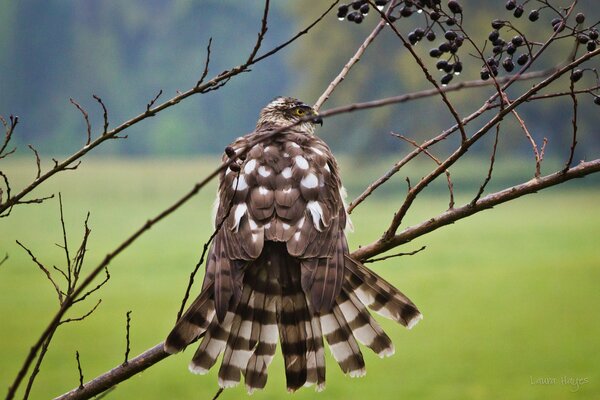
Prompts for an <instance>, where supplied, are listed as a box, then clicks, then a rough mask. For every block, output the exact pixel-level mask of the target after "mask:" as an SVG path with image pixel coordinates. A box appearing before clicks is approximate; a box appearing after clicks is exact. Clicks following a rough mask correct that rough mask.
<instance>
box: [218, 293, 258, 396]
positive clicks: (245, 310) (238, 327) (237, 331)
mask: <svg viewBox="0 0 600 400" xmlns="http://www.w3.org/2000/svg"><path fill="white" fill-rule="evenodd" d="M252 294H253V290H252V289H251V288H250V286H249V285H246V286H245V287H244V289H243V292H242V296H241V299H240V303H239V305H238V307H237V309H236V313H235V317H234V318H233V322H232V324H231V329H230V331H229V337H228V339H227V346H226V348H225V353H224V354H223V360H222V361H221V368H220V369H219V386H220V387H222V388H227V387H233V386H236V385H237V384H238V383H239V382H240V373H241V371H244V370H245V369H246V366H247V365H248V360H249V359H250V356H251V355H252V351H253V348H251V347H250V336H251V334H252V319H253V308H252V307H250V301H251V295H252Z"/></svg>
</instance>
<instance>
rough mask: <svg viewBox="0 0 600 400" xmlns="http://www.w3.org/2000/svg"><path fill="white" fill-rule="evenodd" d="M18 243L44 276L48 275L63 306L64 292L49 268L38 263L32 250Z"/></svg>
mask: <svg viewBox="0 0 600 400" xmlns="http://www.w3.org/2000/svg"><path fill="white" fill-rule="evenodd" d="M16 242H17V244H18V245H19V246H21V248H23V250H25V251H26V252H27V254H29V257H31V260H32V261H33V262H34V263H35V264H36V265H37V266H38V268H39V269H40V270H41V271H42V272H43V273H44V275H46V278H48V280H49V281H50V283H52V286H53V287H54V290H55V291H56V294H57V295H58V302H59V304H62V303H63V294H62V291H61V290H60V287H59V286H58V283H56V281H55V280H54V278H52V275H51V274H50V271H49V270H48V268H46V267H44V265H43V264H42V263H41V262H39V261H38V259H37V258H36V257H35V256H34V255H33V253H32V252H31V250H29V249H28V248H27V247H25V245H23V244H22V243H21V242H19V241H18V240H17V241H16Z"/></svg>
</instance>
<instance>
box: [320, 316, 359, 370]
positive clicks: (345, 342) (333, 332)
mask: <svg viewBox="0 0 600 400" xmlns="http://www.w3.org/2000/svg"><path fill="white" fill-rule="evenodd" d="M321 326H322V328H323V334H324V335H325V338H326V339H327V343H328V344H329V349H330V350H331V354H332V355H333V358H335V360H336V361H337V362H338V364H339V365H340V368H341V369H342V371H343V372H344V373H345V374H349V375H350V376H351V377H357V376H363V375H365V373H366V370H365V361H364V359H363V355H362V353H361V351H360V348H359V347H358V343H357V342H356V339H355V338H354V335H353V334H352V331H351V330H350V327H349V326H348V323H347V322H346V320H345V319H344V315H343V314H342V312H341V311H340V308H339V306H338V305H337V304H336V305H334V306H333V310H332V311H331V312H329V313H328V314H325V315H322V316H321Z"/></svg>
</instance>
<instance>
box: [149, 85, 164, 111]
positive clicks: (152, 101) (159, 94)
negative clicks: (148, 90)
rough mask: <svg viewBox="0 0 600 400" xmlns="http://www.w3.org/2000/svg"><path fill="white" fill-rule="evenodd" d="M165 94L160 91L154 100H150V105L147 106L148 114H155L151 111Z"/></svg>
mask: <svg viewBox="0 0 600 400" xmlns="http://www.w3.org/2000/svg"><path fill="white" fill-rule="evenodd" d="M162 94H163V91H162V89H160V90H159V91H158V93H157V94H156V96H154V98H153V99H152V100H150V102H149V103H148V104H146V114H151V115H154V114H155V113H154V112H151V111H150V110H151V109H152V106H154V103H156V101H157V100H158V98H159V97H160V96H161V95H162Z"/></svg>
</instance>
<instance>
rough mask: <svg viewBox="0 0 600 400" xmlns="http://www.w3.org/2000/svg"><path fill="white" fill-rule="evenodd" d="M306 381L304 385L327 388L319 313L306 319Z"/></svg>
mask: <svg viewBox="0 0 600 400" xmlns="http://www.w3.org/2000/svg"><path fill="white" fill-rule="evenodd" d="M306 334H307V342H306V345H307V349H306V382H305V383H304V386H312V385H317V387H316V389H317V391H321V390H323V389H325V351H324V348H323V333H322V332H321V322H320V320H319V317H318V316H317V315H313V316H312V317H311V319H310V321H306Z"/></svg>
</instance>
